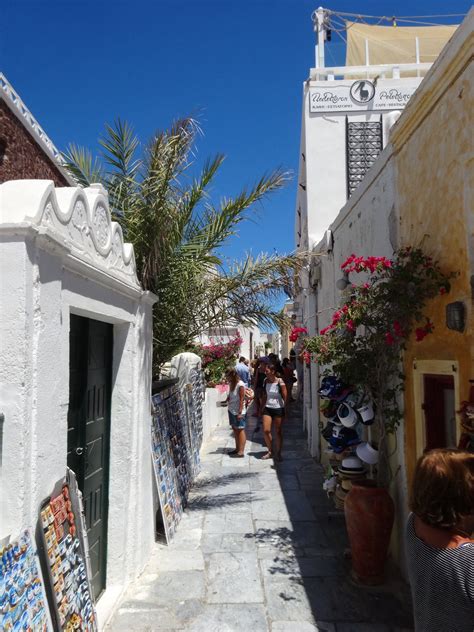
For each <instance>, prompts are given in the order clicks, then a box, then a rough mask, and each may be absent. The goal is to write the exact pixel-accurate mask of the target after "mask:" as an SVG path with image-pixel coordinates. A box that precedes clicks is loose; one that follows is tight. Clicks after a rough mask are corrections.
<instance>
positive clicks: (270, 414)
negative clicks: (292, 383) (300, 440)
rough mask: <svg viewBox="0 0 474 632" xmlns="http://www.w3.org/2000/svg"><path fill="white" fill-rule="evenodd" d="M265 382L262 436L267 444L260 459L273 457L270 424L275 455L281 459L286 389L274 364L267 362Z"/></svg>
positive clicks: (286, 397) (286, 399)
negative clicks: (273, 435) (273, 431)
mask: <svg viewBox="0 0 474 632" xmlns="http://www.w3.org/2000/svg"><path fill="white" fill-rule="evenodd" d="M265 375H266V377H265V382H264V393H263V438H264V439H265V445H266V446H267V452H266V453H265V454H264V455H263V456H262V459H271V458H272V457H273V445H272V443H273V442H272V439H273V437H272V426H273V427H274V428H275V456H276V459H277V460H278V461H281V460H282V456H281V449H282V444H283V436H282V428H281V424H282V421H283V419H284V418H285V417H286V406H287V401H288V391H287V388H286V385H285V382H284V381H283V380H282V379H281V377H278V376H277V367H276V365H275V364H273V363H270V364H267V366H266V368H265Z"/></svg>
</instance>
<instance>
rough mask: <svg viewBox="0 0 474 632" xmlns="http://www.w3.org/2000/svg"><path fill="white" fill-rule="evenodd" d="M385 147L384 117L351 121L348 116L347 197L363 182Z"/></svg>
mask: <svg viewBox="0 0 474 632" xmlns="http://www.w3.org/2000/svg"><path fill="white" fill-rule="evenodd" d="M382 149H383V139H382V117H380V120H379V121H375V122H370V123H369V122H366V121H354V122H350V121H349V120H348V119H347V118H346V160H347V197H348V198H349V197H350V196H351V195H352V194H353V193H354V191H355V190H356V189H357V187H358V186H359V184H360V183H361V182H362V180H363V178H364V176H365V174H366V173H367V171H368V170H369V169H370V167H371V166H372V165H373V164H374V162H375V161H376V160H377V158H378V156H379V155H380V152H381V151H382Z"/></svg>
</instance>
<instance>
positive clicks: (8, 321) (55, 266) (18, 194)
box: [0, 180, 155, 621]
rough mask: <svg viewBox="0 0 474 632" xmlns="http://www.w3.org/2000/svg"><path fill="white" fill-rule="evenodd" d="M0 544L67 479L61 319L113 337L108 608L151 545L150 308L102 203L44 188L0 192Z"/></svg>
mask: <svg viewBox="0 0 474 632" xmlns="http://www.w3.org/2000/svg"><path fill="white" fill-rule="evenodd" d="M0 203H1V206H0V265H1V270H2V283H1V284H0V304H1V305H2V309H1V317H0V318H1V321H0V339H1V342H0V345H1V347H0V355H1V362H0V383H1V405H2V412H3V413H4V415H5V422H4V428H3V450H2V468H1V487H2V491H1V498H2V509H1V516H0V518H1V522H0V538H3V537H6V536H8V535H10V534H11V535H15V534H17V533H18V532H19V530H20V529H21V528H22V527H24V526H27V525H35V524H36V521H37V519H38V512H39V507H40V504H41V502H42V501H43V500H44V498H45V497H46V496H48V495H49V494H50V493H51V491H52V488H53V485H54V483H55V482H56V481H57V480H59V479H60V478H62V477H63V476H64V475H65V473H66V466H67V455H66V452H67V414H68V405H69V322H70V315H71V314H77V315H80V316H84V317H88V318H92V319H96V320H100V321H104V322H107V323H111V324H112V325H113V327H114V330H113V335H114V344H113V375H112V410H111V429H110V476H109V515H108V552H107V589H106V591H105V593H104V594H103V596H102V597H101V598H100V600H99V602H98V613H99V619H100V620H102V621H103V620H105V618H106V617H107V614H108V611H109V610H110V608H111V605H112V604H113V602H114V600H115V599H116V598H117V596H118V595H119V594H120V592H121V591H122V590H123V588H124V587H125V585H126V584H127V583H128V581H130V579H132V578H133V577H134V576H136V574H137V573H138V572H140V570H141V569H142V568H143V566H144V564H145V563H146V561H147V559H148V555H149V552H150V550H151V548H152V546H153V543H154V516H153V511H152V507H153V503H152V487H151V486H152V470H151V457H150V420H151V417H150V404H151V402H150V393H151V384H150V382H151V342H152V305H153V303H154V301H155V297H154V296H153V295H150V294H149V293H146V292H143V291H142V290H141V288H140V286H139V284H138V281H137V278H136V273H135V262H134V258H133V249H132V248H131V246H130V245H129V244H124V243H123V239H122V233H121V230H120V228H119V227H118V226H117V225H116V224H114V223H111V222H110V213H109V210H108V201H107V194H106V192H105V191H104V190H103V189H102V188H100V187H91V188H89V189H84V190H83V189H80V188H72V187H71V188H65V189H55V188H54V186H53V183H52V182H50V181H41V180H36V181H14V182H7V183H4V184H3V185H1V187H0Z"/></svg>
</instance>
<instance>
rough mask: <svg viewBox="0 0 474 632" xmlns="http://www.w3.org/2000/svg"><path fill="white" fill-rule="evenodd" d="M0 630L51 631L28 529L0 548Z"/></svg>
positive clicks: (34, 551)
mask: <svg viewBox="0 0 474 632" xmlns="http://www.w3.org/2000/svg"><path fill="white" fill-rule="evenodd" d="M0 630H2V632H13V631H14V632H16V631H18V632H20V631H21V632H23V631H24V630H28V632H52V630H53V626H52V623H51V618H50V615H49V608H48V601H47V599H46V593H45V587H44V583H43V576H42V574H41V567H40V564H39V560H38V555H37V552H36V546H35V542H34V539H33V538H32V536H31V531H30V530H29V529H25V530H24V531H22V532H21V534H20V536H19V537H18V538H17V539H16V540H13V541H11V542H10V543H9V544H8V545H7V546H5V547H3V548H0Z"/></svg>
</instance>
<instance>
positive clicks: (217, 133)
mask: <svg viewBox="0 0 474 632" xmlns="http://www.w3.org/2000/svg"><path fill="white" fill-rule="evenodd" d="M317 6H318V4H317V3H316V2H313V1H309V0H273V1H270V0H261V1H259V0H255V1H250V0H243V1H241V2H229V1H227V0H207V1H204V0H203V1H200V0H194V1H191V0H176V1H174V2H172V1H163V0H157V1H155V2H151V1H148V2H145V1H144V0H133V1H132V0H131V1H129V2H124V1H121V0H114V1H113V2H111V1H109V0H95V1H94V2H87V1H81V2H79V1H77V0H55V1H52V0H36V1H24V0H3V2H2V8H0V24H1V26H0V29H1V33H0V69H1V70H3V72H4V73H5V74H6V76H7V78H8V79H9V81H10V82H11V83H12V84H13V86H14V87H15V88H16V90H18V92H19V93H20V95H21V97H22V98H23V100H24V101H25V103H26V105H27V106H28V107H29V108H30V109H31V111H32V112H33V114H34V115H35V117H36V118H37V119H38V121H39V122H40V124H41V125H42V126H43V127H44V129H45V130H46V132H47V133H48V135H49V136H50V137H51V139H52V140H53V142H54V143H55V144H56V146H57V147H58V148H59V149H65V148H66V146H67V144H68V143H70V142H74V143H77V144H79V145H84V146H87V147H89V148H91V149H93V150H94V149H95V148H96V140H97V138H98V136H99V135H100V133H101V132H102V130H103V126H104V123H105V122H112V121H113V120H114V119H115V118H116V117H121V118H122V119H125V120H128V121H129V122H130V123H132V124H133V125H134V127H135V129H136V132H137V133H138V135H139V136H140V137H141V138H142V139H144V140H145V139H147V138H148V137H149V136H150V135H151V134H152V133H153V132H154V130H156V129H158V128H164V127H167V126H168V125H169V124H170V123H171V121H172V120H173V119H174V118H176V117H178V116H183V115H188V114H191V115H194V116H198V118H199V119H200V121H201V125H202V128H203V131H204V136H203V138H202V139H201V141H200V142H199V145H198V155H197V160H198V162H200V161H204V159H205V158H206V157H207V156H209V155H212V154H215V153H217V152H222V153H224V154H225V155H226V156H227V159H226V161H225V163H224V166H223V167H222V170H221V173H220V175H219V177H218V179H217V180H216V181H215V185H214V188H213V195H214V197H215V198H216V199H217V198H219V197H220V196H221V195H233V194H235V193H237V192H238V190H239V189H240V188H241V187H243V186H244V185H248V184H249V183H253V182H255V180H256V179H257V178H258V177H259V176H260V175H261V174H262V173H264V172H267V171H269V170H271V169H272V168H274V167H276V166H282V167H284V168H285V169H288V170H291V171H293V172H296V169H297V161H298V148H299V137H300V119H301V93H302V82H303V81H304V80H305V79H306V78H307V76H308V71H309V68H310V67H311V66H313V65H314V33H313V31H312V22H311V18H310V16H311V13H312V11H313V10H314V9H315V8H317ZM328 8H331V9H334V10H338V11H349V12H357V13H364V14H375V15H382V14H383V15H393V14H394V13H395V14H396V15H404V16H407V15H413V14H416V15H426V14H430V15H431V14H438V13H441V14H442V13H466V12H467V10H468V9H469V3H468V2H458V1H457V0H454V1H453V2H451V3H450V4H449V5H446V4H445V3H441V2H428V1H427V0H422V1H420V2H418V3H417V4H416V5H414V4H413V3H412V2H398V3H394V2H391V3H389V2H385V1H380V2H369V1H364V0H360V2H359V3H355V2H346V1H344V2H339V3H338V4H337V6H336V5H328ZM457 21H459V20H456V19H452V20H446V21H445V22H446V23H456V22H457ZM344 54H345V45H344V44H343V42H342V40H340V39H339V38H338V37H337V36H335V35H333V41H332V42H331V43H330V44H329V45H328V49H327V53H326V55H327V57H326V64H327V65H336V64H337V65H339V64H342V63H343V59H344ZM295 187H296V183H295V181H294V180H293V181H292V182H290V184H289V185H288V186H287V187H286V189H285V190H283V191H280V192H278V193H277V194H275V195H273V196H272V197H271V198H269V199H268V201H267V202H266V204H265V205H264V207H263V208H262V209H260V210H259V211H258V213H257V214H256V217H255V219H256V223H254V222H251V223H248V224H245V225H243V226H242V229H241V231H240V237H239V239H233V240H232V241H231V243H230V244H229V245H228V247H226V249H225V255H226V256H228V257H240V256H241V255H242V254H243V253H244V252H245V251H246V250H252V251H253V252H254V253H257V252H259V251H261V250H264V251H267V252H272V251H274V250H276V251H278V252H288V251H291V250H292V249H293V248H294V234H293V225H294V205H295V195H296V190H295Z"/></svg>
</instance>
